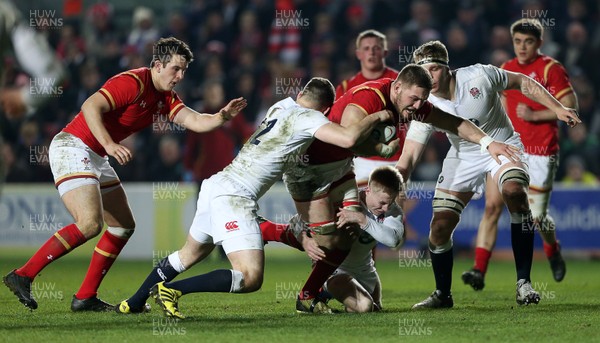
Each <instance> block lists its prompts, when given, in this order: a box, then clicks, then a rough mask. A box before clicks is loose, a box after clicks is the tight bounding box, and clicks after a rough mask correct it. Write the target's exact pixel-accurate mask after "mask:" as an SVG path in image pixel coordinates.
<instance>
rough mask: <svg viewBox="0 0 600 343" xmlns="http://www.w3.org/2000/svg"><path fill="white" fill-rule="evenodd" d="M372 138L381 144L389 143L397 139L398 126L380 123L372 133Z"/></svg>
mask: <svg viewBox="0 0 600 343" xmlns="http://www.w3.org/2000/svg"><path fill="white" fill-rule="evenodd" d="M371 138H372V139H374V140H375V141H377V142H379V143H389V142H391V141H393V140H394V139H396V126H394V125H390V124H388V123H379V124H377V126H375V128H374V129H373V131H372V132H371Z"/></svg>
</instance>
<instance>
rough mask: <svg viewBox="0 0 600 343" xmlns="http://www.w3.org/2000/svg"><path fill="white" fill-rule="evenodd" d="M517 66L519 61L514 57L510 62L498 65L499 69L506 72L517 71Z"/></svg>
mask: <svg viewBox="0 0 600 343" xmlns="http://www.w3.org/2000/svg"><path fill="white" fill-rule="evenodd" d="M518 66H519V61H518V60H517V58H516V57H515V58H511V59H510V60H508V61H506V62H504V63H502V65H500V69H504V70H508V71H516V70H518Z"/></svg>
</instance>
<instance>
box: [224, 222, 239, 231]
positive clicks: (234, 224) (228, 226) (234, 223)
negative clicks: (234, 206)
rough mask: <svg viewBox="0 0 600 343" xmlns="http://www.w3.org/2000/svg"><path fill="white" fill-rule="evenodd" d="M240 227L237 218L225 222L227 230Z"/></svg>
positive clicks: (234, 229)
mask: <svg viewBox="0 0 600 343" xmlns="http://www.w3.org/2000/svg"><path fill="white" fill-rule="evenodd" d="M239 229H240V227H239V226H238V225H237V220H234V221H232V222H227V223H225V230H227V231H236V230H239Z"/></svg>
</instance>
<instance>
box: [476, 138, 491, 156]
mask: <svg viewBox="0 0 600 343" xmlns="http://www.w3.org/2000/svg"><path fill="white" fill-rule="evenodd" d="M493 142H494V139H493V138H492V137H490V136H488V135H485V136H483V137H482V138H481V139H480V140H479V145H481V152H482V153H484V152H487V148H488V147H489V146H490V144H492V143H493Z"/></svg>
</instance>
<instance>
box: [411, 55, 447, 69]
mask: <svg viewBox="0 0 600 343" xmlns="http://www.w3.org/2000/svg"><path fill="white" fill-rule="evenodd" d="M428 63H437V64H441V65H443V66H445V67H447V66H448V61H446V60H443V59H441V58H433V57H427V58H424V59H422V60H420V61H419V62H417V64H418V65H420V66H422V65H423V64H428Z"/></svg>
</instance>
